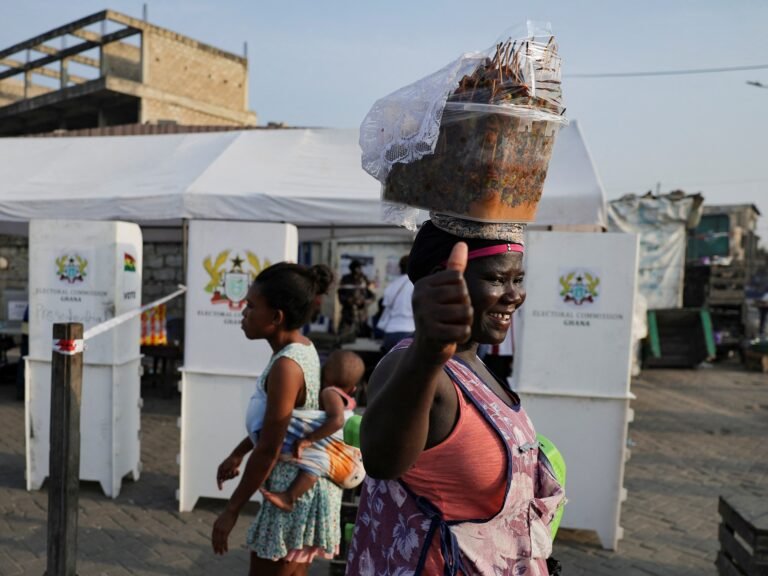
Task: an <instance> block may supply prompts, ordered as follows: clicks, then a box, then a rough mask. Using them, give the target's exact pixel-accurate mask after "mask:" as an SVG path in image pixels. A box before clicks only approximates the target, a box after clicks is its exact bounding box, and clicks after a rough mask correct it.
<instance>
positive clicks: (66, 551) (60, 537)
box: [46, 323, 83, 576]
mask: <svg viewBox="0 0 768 576" xmlns="http://www.w3.org/2000/svg"><path fill="white" fill-rule="evenodd" d="M82 387H83V325H82V324H75V323H69V324H54V325H53V358H52V363H51V431H50V454H49V459H50V460H49V468H50V472H49V478H48V564H47V568H48V569H47V572H46V575H47V576H75V574H76V573H75V565H76V562H77V504H78V498H79V490H80V485H79V479H80V400H81V393H82Z"/></svg>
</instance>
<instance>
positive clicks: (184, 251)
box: [181, 218, 189, 284]
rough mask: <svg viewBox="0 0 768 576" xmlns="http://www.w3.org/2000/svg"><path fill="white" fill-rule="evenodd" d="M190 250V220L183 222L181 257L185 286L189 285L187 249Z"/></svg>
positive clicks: (183, 220)
mask: <svg viewBox="0 0 768 576" xmlns="http://www.w3.org/2000/svg"><path fill="white" fill-rule="evenodd" d="M188 248H189V220H187V219H186V218H183V219H182V220H181V255H182V278H183V279H184V284H186V283H187V249H188Z"/></svg>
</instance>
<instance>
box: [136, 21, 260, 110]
mask: <svg viewBox="0 0 768 576" xmlns="http://www.w3.org/2000/svg"><path fill="white" fill-rule="evenodd" d="M143 42H144V44H145V46H144V50H145V54H147V61H146V62H145V68H144V83H145V84H147V85H149V86H152V87H153V88H158V89H160V90H164V91H167V92H169V93H172V94H178V95H181V96H186V97H188V98H194V99H195V100H199V101H201V102H207V103H209V104H215V105H217V106H222V107H225V108H229V109H231V110H237V111H243V112H244V111H245V110H246V102H245V100H246V87H247V84H246V83H247V72H248V71H247V66H246V63H245V62H244V61H243V60H242V59H240V58H236V57H230V56H227V55H224V54H223V53H221V52H220V51H216V50H211V49H209V48H207V47H205V46H202V45H195V43H191V42H189V41H188V40H187V41H181V40H179V39H176V38H174V37H171V36H167V35H160V34H156V33H151V32H145V33H144V38H143Z"/></svg>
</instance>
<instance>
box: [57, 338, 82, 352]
mask: <svg viewBox="0 0 768 576" xmlns="http://www.w3.org/2000/svg"><path fill="white" fill-rule="evenodd" d="M84 349H85V345H84V343H83V341H82V340H64V339H61V340H55V339H54V341H53V351H54V352H58V353H59V354H64V355H65V356H74V355H75V354H80V353H81V352H82V351H83V350H84Z"/></svg>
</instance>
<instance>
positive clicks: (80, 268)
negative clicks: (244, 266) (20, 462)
mask: <svg viewBox="0 0 768 576" xmlns="http://www.w3.org/2000/svg"><path fill="white" fill-rule="evenodd" d="M142 247H143V244H142V236H141V230H140V229H139V227H138V226H137V225H136V224H128V223H125V222H84V221H62V220H33V221H31V222H30V229H29V262H30V270H29V356H28V357H27V358H26V362H27V369H26V406H25V408H26V411H25V431H26V446H27V452H26V459H27V472H26V475H27V489H28V490H36V489H39V488H40V487H41V486H42V484H43V481H44V480H45V478H46V477H47V476H48V468H49V463H48V458H49V456H48V452H49V439H50V408H51V352H52V348H53V340H52V327H53V324H54V323H58V322H81V323H82V324H83V325H84V329H85V330H86V331H87V330H88V329H90V328H93V327H94V326H97V325H99V324H101V323H103V322H105V321H107V320H109V319H111V318H113V317H115V316H119V315H120V314H123V313H125V312H128V311H130V310H134V309H136V308H138V307H139V306H140V303H141V265H142ZM139 340H140V324H139V319H138V317H137V318H134V319H132V320H129V321H127V322H125V323H123V324H120V325H118V326H117V327H115V328H113V329H111V330H109V331H107V332H104V333H102V334H99V335H97V336H95V337H94V338H93V339H91V340H88V341H87V342H86V349H85V351H84V353H83V387H82V400H81V402H82V403H81V414H80V433H81V436H80V479H81V480H94V481H97V482H99V483H100V484H101V487H102V489H103V490H104V493H105V494H106V495H107V496H111V497H113V498H116V497H117V496H118V495H119V493H120V487H121V484H122V479H123V477H124V476H125V475H127V474H129V473H130V474H131V475H132V477H133V479H134V480H137V479H138V477H139V472H140V467H141V465H140V459H139V428H140V402H141V400H140V375H139V367H140V366H139V365H140V354H139Z"/></svg>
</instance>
